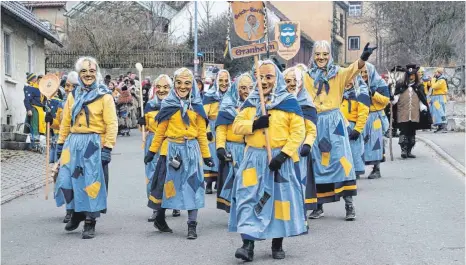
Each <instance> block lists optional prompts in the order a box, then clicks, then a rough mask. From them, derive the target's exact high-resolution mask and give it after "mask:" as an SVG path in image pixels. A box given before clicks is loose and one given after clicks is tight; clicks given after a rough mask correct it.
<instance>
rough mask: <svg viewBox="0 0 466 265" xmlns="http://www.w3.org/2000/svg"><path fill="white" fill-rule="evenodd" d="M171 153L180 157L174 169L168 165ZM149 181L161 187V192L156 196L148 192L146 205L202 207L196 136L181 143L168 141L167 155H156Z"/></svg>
mask: <svg viewBox="0 0 466 265" xmlns="http://www.w3.org/2000/svg"><path fill="white" fill-rule="evenodd" d="M175 156H179V157H180V158H181V167H180V168H179V169H177V170H176V169H174V168H173V167H172V166H171V165H170V160H171V159H172V158H173V157H175ZM159 167H160V170H159V169H158V168H159ZM162 168H163V169H164V170H163V169H162ZM164 175H165V177H164ZM156 178H157V179H156ZM153 181H154V184H156V185H154V184H153V185H152V187H153V190H154V191H156V190H162V192H161V194H163V195H162V196H159V198H157V197H156V196H149V204H148V206H149V207H151V208H153V209H157V208H159V207H162V208H165V209H177V210H195V209H200V208H204V193H205V188H204V176H203V173H202V159H201V151H200V149H199V144H198V142H197V140H196V139H193V140H187V141H185V142H184V143H175V142H170V141H169V142H168V153H167V156H166V157H165V156H160V157H159V161H158V162H157V168H156V173H155V175H154V180H153ZM154 186H156V187H154ZM151 195H152V190H151ZM152 197H154V198H152ZM160 200H161V201H160Z"/></svg>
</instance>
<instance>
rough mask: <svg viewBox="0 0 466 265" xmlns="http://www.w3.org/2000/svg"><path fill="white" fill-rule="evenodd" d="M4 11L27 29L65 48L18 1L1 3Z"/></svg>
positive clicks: (56, 37)
mask: <svg viewBox="0 0 466 265" xmlns="http://www.w3.org/2000/svg"><path fill="white" fill-rule="evenodd" d="M1 6H2V11H4V12H5V13H7V14H9V15H10V16H12V17H14V18H15V19H17V20H19V21H20V22H21V23H22V24H24V25H25V26H26V27H28V28H30V29H33V30H36V31H37V33H39V35H41V36H42V37H44V38H46V39H47V40H49V41H51V42H53V43H55V44H57V45H58V46H60V47H63V44H62V43H61V42H60V40H59V39H58V36H56V35H55V34H54V33H53V32H51V31H50V30H49V29H48V28H47V27H46V26H45V25H44V24H42V22H40V21H39V19H37V17H36V16H35V15H34V14H33V13H32V12H31V11H29V10H28V9H27V8H26V7H25V6H23V5H22V4H21V3H20V2H18V1H1Z"/></svg>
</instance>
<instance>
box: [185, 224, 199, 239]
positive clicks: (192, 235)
mask: <svg viewBox="0 0 466 265" xmlns="http://www.w3.org/2000/svg"><path fill="white" fill-rule="evenodd" d="M196 226H197V222H196V221H190V222H188V237H187V238H188V239H196V238H197V233H196Z"/></svg>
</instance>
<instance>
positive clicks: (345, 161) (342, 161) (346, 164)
mask: <svg viewBox="0 0 466 265" xmlns="http://www.w3.org/2000/svg"><path fill="white" fill-rule="evenodd" d="M340 164H341V166H342V167H343V169H344V170H345V175H346V176H347V177H348V175H349V173H350V172H351V168H352V167H353V166H352V165H351V163H350V162H349V161H348V159H346V157H344V156H343V157H341V158H340Z"/></svg>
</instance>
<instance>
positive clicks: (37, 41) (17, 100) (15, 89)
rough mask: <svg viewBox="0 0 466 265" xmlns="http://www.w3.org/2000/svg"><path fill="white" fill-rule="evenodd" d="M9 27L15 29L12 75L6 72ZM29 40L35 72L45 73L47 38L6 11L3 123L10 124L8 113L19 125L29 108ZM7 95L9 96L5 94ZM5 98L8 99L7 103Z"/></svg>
mask: <svg viewBox="0 0 466 265" xmlns="http://www.w3.org/2000/svg"><path fill="white" fill-rule="evenodd" d="M5 30H7V31H8V30H12V33H11V47H12V54H13V58H12V73H11V76H6V75H5V69H4V54H3V51H4V47H3V45H4V40H3V33H4V31H5ZM28 41H29V43H31V42H33V43H34V59H35V60H34V66H33V72H34V73H35V74H36V75H38V74H44V71H45V54H44V38H43V37H41V36H39V35H38V34H37V33H35V32H34V31H32V30H30V29H29V28H26V27H24V26H23V24H21V23H19V22H18V21H16V20H14V19H12V18H11V17H9V16H7V15H3V14H2V34H1V53H2V56H1V59H2V60H1V65H2V67H1V69H2V73H1V75H2V81H1V84H2V92H3V93H2V94H0V97H1V100H0V102H1V103H0V106H1V123H2V124H6V122H7V116H8V115H11V121H10V124H13V125H16V124H18V123H22V122H24V119H25V117H26V109H25V108H24V104H23V100H24V93H23V87H24V84H25V82H26V73H27V72H28ZM4 95H5V96H4ZM5 100H6V102H7V103H5Z"/></svg>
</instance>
